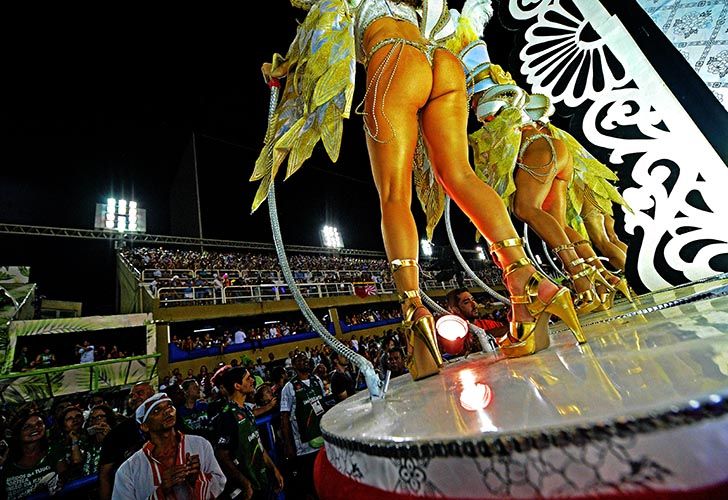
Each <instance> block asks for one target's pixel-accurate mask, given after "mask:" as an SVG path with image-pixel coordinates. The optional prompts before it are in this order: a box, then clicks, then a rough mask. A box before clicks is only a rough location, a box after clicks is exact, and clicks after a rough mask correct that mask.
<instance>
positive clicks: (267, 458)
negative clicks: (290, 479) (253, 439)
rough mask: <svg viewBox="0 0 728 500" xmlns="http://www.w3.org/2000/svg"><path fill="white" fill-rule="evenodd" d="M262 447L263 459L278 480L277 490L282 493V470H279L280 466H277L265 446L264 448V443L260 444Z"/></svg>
mask: <svg viewBox="0 0 728 500" xmlns="http://www.w3.org/2000/svg"><path fill="white" fill-rule="evenodd" d="M260 449H261V450H263V461H264V462H265V466H266V467H267V468H268V470H269V471H271V472H272V473H273V477H274V478H275V480H276V485H275V488H274V490H275V492H276V493H280V492H281V491H282V490H283V484H284V481H283V476H282V475H281V473H280V471H279V470H278V467H276V464H275V463H273V460H272V459H271V458H270V455H268V452H266V451H265V448H263V444H262V443H261V444H260Z"/></svg>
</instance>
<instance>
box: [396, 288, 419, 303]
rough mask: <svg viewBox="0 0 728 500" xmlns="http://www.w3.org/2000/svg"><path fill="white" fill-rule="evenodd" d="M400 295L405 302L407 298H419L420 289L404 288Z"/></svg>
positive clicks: (400, 298)
mask: <svg viewBox="0 0 728 500" xmlns="http://www.w3.org/2000/svg"><path fill="white" fill-rule="evenodd" d="M398 295H399V300H400V301H402V302H404V301H405V300H407V299H419V298H421V297H420V291H419V290H403V291H402V292H401V293H399V294H398Z"/></svg>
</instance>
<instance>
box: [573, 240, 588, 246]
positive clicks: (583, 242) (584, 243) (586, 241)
mask: <svg viewBox="0 0 728 500" xmlns="http://www.w3.org/2000/svg"><path fill="white" fill-rule="evenodd" d="M581 245H591V241H589V240H579V241H577V242H575V243H574V246H575V247H578V246H581Z"/></svg>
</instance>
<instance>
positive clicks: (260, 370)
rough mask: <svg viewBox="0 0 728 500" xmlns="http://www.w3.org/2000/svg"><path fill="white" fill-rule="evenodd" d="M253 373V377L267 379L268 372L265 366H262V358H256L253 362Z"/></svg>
mask: <svg viewBox="0 0 728 500" xmlns="http://www.w3.org/2000/svg"><path fill="white" fill-rule="evenodd" d="M253 372H254V373H255V375H258V376H259V377H260V378H262V379H267V378H268V370H266V368H265V365H264V364H263V358H261V357H260V356H258V358H256V360H255V366H253Z"/></svg>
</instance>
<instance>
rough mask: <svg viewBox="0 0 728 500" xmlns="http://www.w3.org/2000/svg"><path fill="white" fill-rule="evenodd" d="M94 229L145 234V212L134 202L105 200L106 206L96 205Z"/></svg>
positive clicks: (113, 199) (102, 204) (114, 199)
mask: <svg viewBox="0 0 728 500" xmlns="http://www.w3.org/2000/svg"><path fill="white" fill-rule="evenodd" d="M94 228H95V229H105V230H108V231H117V232H120V233H123V232H127V231H129V232H136V233H146V232H147V211H146V210H144V209H143V208H139V205H138V204H137V202H136V201H127V200H123V199H121V200H117V199H116V198H107V199H106V204H104V203H97V204H96V217H95V221H94Z"/></svg>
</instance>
